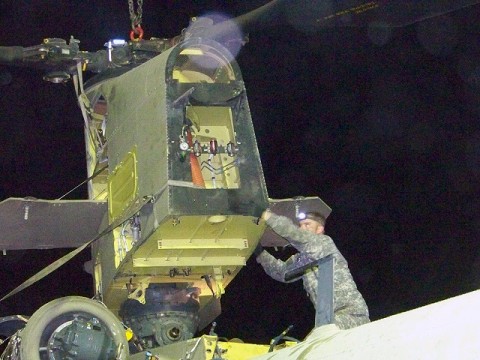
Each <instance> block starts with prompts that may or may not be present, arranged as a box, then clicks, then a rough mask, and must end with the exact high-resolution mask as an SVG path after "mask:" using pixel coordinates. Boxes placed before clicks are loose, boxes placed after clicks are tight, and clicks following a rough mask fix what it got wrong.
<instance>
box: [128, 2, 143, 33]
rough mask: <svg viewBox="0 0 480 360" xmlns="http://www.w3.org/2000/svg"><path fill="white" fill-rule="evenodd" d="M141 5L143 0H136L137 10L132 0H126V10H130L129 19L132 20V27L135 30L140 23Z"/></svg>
mask: <svg viewBox="0 0 480 360" xmlns="http://www.w3.org/2000/svg"><path fill="white" fill-rule="evenodd" d="M142 6H143V0H137V12H136V13H135V8H134V4H133V0H128V11H129V12H130V21H131V22H132V29H133V30H135V29H136V28H137V27H138V26H140V24H141V23H142Z"/></svg>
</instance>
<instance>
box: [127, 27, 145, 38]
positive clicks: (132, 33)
mask: <svg viewBox="0 0 480 360" xmlns="http://www.w3.org/2000/svg"><path fill="white" fill-rule="evenodd" d="M135 35H138V37H135ZM142 39H143V29H142V27H141V26H140V25H137V26H135V28H134V29H133V30H132V31H130V40H132V41H139V40H142Z"/></svg>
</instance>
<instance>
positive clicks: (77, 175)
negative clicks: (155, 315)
mask: <svg viewBox="0 0 480 360" xmlns="http://www.w3.org/2000/svg"><path fill="white" fill-rule="evenodd" d="M179 3H180V4H175V5H174V4H173V2H167V4H165V2H160V1H149V0H146V1H145V4H144V7H143V10H144V16H143V24H144V29H145V31H146V36H147V37H150V36H156V37H172V36H174V35H177V34H178V33H179V32H180V31H181V29H182V28H184V27H186V26H187V25H188V20H189V18H190V17H191V16H195V15H200V14H202V13H204V12H205V11H206V10H213V9H216V10H224V11H228V12H229V13H230V14H233V15H239V14H241V13H243V12H245V11H248V10H251V9H253V8H255V7H256V6H258V5H261V4H263V3H264V2H262V1H239V2H238V3H239V4H237V5H225V4H224V1H202V2H197V3H196V4H193V1H182V2H179ZM240 4H241V5H240ZM478 18H480V6H478V5H477V6H472V7H470V8H468V9H464V10H462V11H457V12H454V13H451V14H449V15H445V16H441V17H437V18H435V19H430V20H426V21H423V22H419V23H417V24H415V25H412V26H408V27H405V28H402V29H394V30H392V31H391V32H383V33H380V32H374V31H372V30H371V29H370V30H369V29H368V28H326V29H324V30H323V31H321V32H318V33H307V34H306V33H302V32H301V31H298V30H296V29H295V28H294V27H292V26H290V25H287V24H285V25H283V26H276V27H274V28H273V29H271V30H264V31H262V32H256V33H252V34H251V35H250V42H249V43H248V44H247V45H246V46H245V47H244V48H243V49H242V51H241V53H240V55H239V57H238V61H239V64H240V67H241V69H242V71H243V76H244V80H245V82H246V85H247V93H248V97H249V103H250V108H251V112H252V118H253V121H254V125H255V129H256V133H257V141H258V145H259V149H260V154H261V157H262V162H263V165H264V171H265V178H266V182H267V186H268V191H269V195H270V197H272V198H285V197H293V196H297V195H305V196H315V195H316V196H319V197H321V198H322V199H323V200H324V201H325V202H326V203H327V204H329V205H330V206H331V207H332V209H333V212H332V215H331V217H330V219H329V223H328V225H327V233H328V234H329V235H331V236H332V237H333V239H334V240H335V241H336V243H337V245H338V247H339V249H340V250H341V252H342V253H343V254H344V256H345V257H346V259H347V260H348V262H349V264H350V268H351V270H352V274H353V276H354V278H355V279H356V281H357V285H358V287H359V289H360V290H361V292H362V293H363V294H364V296H365V298H366V301H367V303H368V305H369V307H370V311H371V317H372V319H373V320H375V319H379V318H382V317H385V316H389V315H392V314H395V313H398V312H401V311H404V310H408V309H412V308H415V307H418V306H421V305H425V304H428V303H431V302H434V301H437V300H441V299H445V298H447V297H450V296H454V295H458V294H462V293H465V292H467V291H471V290H473V289H475V288H477V287H478V284H480V275H478V274H479V271H480V257H479V253H480V252H479V250H478V240H479V239H480V236H479V227H480V220H479V212H480V205H479V202H478V197H479V195H480V191H479V189H480V187H479V180H480V122H479V119H480V25H479V24H478V20H477V19H478ZM0 23H1V24H2V25H3V31H2V32H0V45H3V46H12V45H20V46H31V45H36V44H39V43H40V42H41V41H42V39H43V38H47V37H58V38H63V39H68V38H69V37H70V35H73V36H74V37H75V38H77V39H79V40H80V41H81V43H80V47H81V49H83V50H88V51H95V50H98V49H100V48H102V46H103V44H104V43H105V42H106V41H107V40H108V39H111V38H114V37H118V36H122V37H126V36H127V34H128V32H129V30H130V21H129V17H128V3H127V1H126V0H125V1H123V2H122V1H106V0H99V1H82V2H79V1H73V0H71V1H62V2H58V1H23V2H14V1H2V3H1V4H0ZM10 75H11V79H10ZM41 78H42V73H41V72H39V71H36V70H31V69H30V70H29V69H22V68H12V67H8V68H7V67H0V80H1V83H2V85H0V93H1V97H0V127H1V129H0V133H1V141H0V149H1V153H0V166H1V167H0V170H1V176H0V179H1V182H0V197H2V198H6V197H11V196H15V197H24V196H35V197H37V198H47V199H52V198H58V197H59V196H61V195H63V194H64V193H66V192H67V191H68V190H70V189H71V188H73V187H74V186H75V185H77V184H78V183H79V182H81V181H82V180H83V179H84V178H85V176H86V171H85V169H84V166H85V159H84V149H83V124H82V118H81V114H80V111H78V109H77V108H76V99H75V96H74V91H73V87H72V86H71V84H70V83H68V84H66V85H52V84H47V83H44V82H42V80H41ZM85 197H86V192H85V190H79V191H76V192H75V193H73V194H72V195H71V198H85ZM46 253H47V255H44V254H45V252H33V254H32V252H18V253H10V254H8V255H7V256H2V257H1V258H0V271H1V273H2V275H1V276H2V283H3V284H4V286H3V291H2V294H3V293H6V292H7V291H8V290H10V289H12V288H13V287H15V286H17V285H18V284H20V283H21V282H22V281H23V280H25V279H26V278H27V277H28V276H30V275H33V274H34V273H35V272H36V271H38V270H40V269H41V268H42V267H43V266H44V265H47V264H48V263H49V262H51V261H52V260H54V259H56V258H58V257H59V256H60V255H61V254H63V251H60V250H56V251H48V252H46ZM82 256H83V258H81V259H78V260H75V261H73V262H72V264H67V265H65V267H64V268H63V269H61V270H58V271H57V272H56V273H54V274H52V275H50V276H48V277H47V278H46V279H44V280H43V281H41V282H40V283H39V284H38V285H35V286H34V288H32V289H28V290H26V291H25V293H24V295H22V294H20V295H16V296H15V298H14V299H11V300H8V301H7V302H6V303H4V304H0V310H1V313H0V316H2V315H9V314H11V313H24V314H27V315H28V314H31V312H32V311H33V310H34V309H35V308H37V307H38V306H40V305H42V304H43V303H45V302H47V301H49V300H51V299H53V298H54V297H56V296H58V295H72V294H79V295H85V296H90V295H91V288H90V281H91V280H90V279H89V278H88V277H87V276H83V275H81V274H80V275H79V273H78V270H77V269H78V268H80V266H81V263H82V262H83V261H84V260H85V259H86V258H87V257H88V253H87V254H82V255H81V257H82ZM281 256H286V254H285V253H282V254H281ZM33 257H35V260H34V261H32V258H33ZM72 274H74V275H72ZM67 276H68V278H67ZM217 322H218V328H217V332H218V333H219V334H220V335H222V336H225V337H228V338H232V337H240V338H243V339H245V340H249V341H253V340H255V339H257V340H258V339H260V340H262V341H267V340H268V339H270V338H271V337H273V336H276V335H277V334H278V333H280V332H281V331H282V330H283V329H285V328H286V327H287V326H288V325H290V324H294V326H295V327H294V329H293V330H292V332H291V335H292V336H296V337H298V338H302V337H304V336H305V335H306V333H307V332H308V330H309V329H310V328H311V327H312V326H313V322H314V310H313V306H312V305H311V304H310V303H309V301H308V300H307V298H306V295H305V293H304V291H303V289H302V285H301V283H295V284H290V285H285V284H281V283H277V282H274V281H273V280H271V279H269V278H268V277H267V276H266V275H264V274H263V272H262V271H261V269H260V268H259V265H257V264H256V263H254V262H253V261H249V263H248V266H247V268H246V269H245V270H243V271H242V272H241V274H240V275H239V276H238V278H237V279H235V280H234V282H233V283H232V284H231V285H230V287H229V288H228V289H227V294H226V295H225V297H224V300H223V314H222V315H221V316H220V318H218V319H217Z"/></svg>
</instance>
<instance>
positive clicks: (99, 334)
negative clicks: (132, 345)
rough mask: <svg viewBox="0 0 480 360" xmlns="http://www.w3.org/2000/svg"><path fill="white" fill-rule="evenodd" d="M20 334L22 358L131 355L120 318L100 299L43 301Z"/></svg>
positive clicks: (86, 359)
mask: <svg viewBox="0 0 480 360" xmlns="http://www.w3.org/2000/svg"><path fill="white" fill-rule="evenodd" d="M20 338H21V345H20V355H21V357H20V358H21V359H22V360H23V359H24V360H60V359H72V360H73V359H78V360H80V359H81V360H100V359H102V360H103V359H105V360H107V359H108V360H125V359H126V358H127V356H128V355H129V353H128V343H127V338H126V335H125V329H124V328H123V326H122V324H121V322H120V321H119V320H118V319H117V318H116V317H115V315H113V313H111V312H110V311H109V310H108V309H107V308H106V307H105V306H104V305H102V304H101V303H99V302H98V301H95V300H91V299H87V298H84V297H79V296H69V297H64V298H60V299H56V300H53V301H51V302H49V303H47V304H45V305H43V306H42V307H41V308H40V309H38V310H37V311H36V312H35V313H34V314H33V315H32V317H31V318H30V319H29V320H28V322H27V325H26V326H25V328H24V329H23V330H22V331H21V333H20Z"/></svg>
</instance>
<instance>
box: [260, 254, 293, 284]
mask: <svg viewBox="0 0 480 360" xmlns="http://www.w3.org/2000/svg"><path fill="white" fill-rule="evenodd" d="M257 262H258V263H259V264H260V265H262V267H263V269H264V270H265V272H266V273H267V274H268V275H269V276H270V277H271V278H272V279H275V280H277V281H281V282H285V271H286V269H287V263H286V262H285V261H282V260H279V259H277V258H275V257H274V256H272V255H271V254H270V253H268V252H267V251H263V252H262V253H261V254H260V255H258V256H257Z"/></svg>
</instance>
